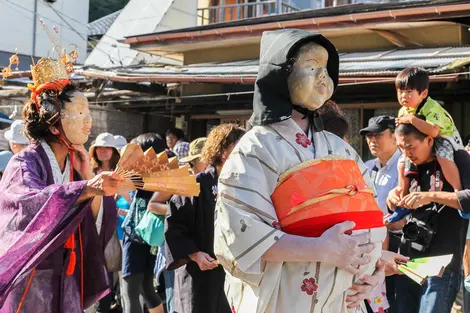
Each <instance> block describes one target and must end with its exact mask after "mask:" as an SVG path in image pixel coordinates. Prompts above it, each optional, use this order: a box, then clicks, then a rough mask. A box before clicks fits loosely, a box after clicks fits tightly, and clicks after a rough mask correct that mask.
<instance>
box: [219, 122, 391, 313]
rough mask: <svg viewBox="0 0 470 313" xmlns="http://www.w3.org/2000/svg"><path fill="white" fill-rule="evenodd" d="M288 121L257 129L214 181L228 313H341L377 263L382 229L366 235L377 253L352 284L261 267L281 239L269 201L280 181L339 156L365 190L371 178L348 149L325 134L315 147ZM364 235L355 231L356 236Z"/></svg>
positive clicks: (322, 270)
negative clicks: (352, 164) (355, 168)
mask: <svg viewBox="0 0 470 313" xmlns="http://www.w3.org/2000/svg"><path fill="white" fill-rule="evenodd" d="M303 138H305V135H304V133H303V132H302V130H301V129H300V127H299V126H298V125H297V124H296V123H295V121H293V120H292V119H290V118H289V119H286V120H284V121H282V122H278V123H274V124H270V125H268V126H255V127H254V128H253V129H252V130H250V131H249V132H248V133H247V134H246V135H245V136H244V137H243V138H242V139H241V140H240V142H239V143H238V145H237V146H236V147H235V149H234V150H233V152H232V154H231V155H230V158H229V159H228V160H227V162H226V163H225V165H224V167H223V170H222V173H221V174H220V176H219V194H218V202H217V208H216V222H215V244H214V245H215V254H216V256H217V259H218V261H219V262H220V264H222V265H223V266H224V268H225V270H226V273H227V276H226V283H225V291H226V295H227V299H228V302H229V305H230V306H231V307H232V311H233V312H239V313H251V312H253V313H255V312H256V313H291V312H292V313H294V312H295V313H304V312H305V313H312V312H314V313H343V312H366V309H365V307H364V305H361V306H360V307H358V308H355V309H351V310H348V309H347V308H346V306H347V303H346V301H345V299H346V296H347V294H348V292H347V290H348V289H349V287H351V285H352V283H353V281H356V280H357V279H358V278H360V277H362V276H363V275H364V274H366V273H367V274H371V273H373V271H374V269H375V264H376V261H377V260H378V259H379V258H380V255H381V247H382V245H381V242H382V241H383V240H384V239H385V234H386V231H385V228H384V227H382V228H374V229H371V230H365V231H370V232H371V235H372V239H371V241H372V242H375V243H376V248H375V250H374V251H373V252H372V254H371V256H372V262H371V263H370V264H369V265H367V266H363V267H362V268H361V274H360V275H358V276H353V275H352V274H350V273H348V272H346V271H345V270H341V269H338V268H337V267H335V266H333V265H331V264H328V263H320V262H311V263H300V262H298V263H295V262H292V263H287V262H280V263H277V262H262V261H261V257H262V256H263V254H264V253H265V252H266V251H267V250H268V249H269V248H270V247H271V246H272V245H273V244H274V243H275V242H276V240H278V239H279V238H281V237H282V236H283V235H284V232H282V231H281V230H279V227H278V223H279V222H278V219H277V216H276V213H275V210H274V207H273V204H272V201H271V194H272V193H273V191H274V190H275V188H276V185H277V182H278V178H279V176H280V175H281V174H282V173H283V172H285V171H287V170H289V169H291V168H293V167H294V166H296V165H299V164H300V163H303V162H305V161H308V160H311V159H314V158H322V157H325V156H327V155H331V154H334V155H340V156H343V157H347V158H350V159H353V160H356V161H357V162H358V164H359V167H360V170H361V172H362V173H363V176H364V179H365V181H366V183H367V184H368V185H369V186H370V187H371V188H373V187H372V186H373V185H372V183H371V181H370V179H369V172H368V170H367V168H366V166H365V165H364V164H363V162H362V161H361V160H360V158H359V156H358V155H357V153H356V152H355V151H354V149H353V148H352V147H351V146H350V145H348V144H347V143H346V142H344V141H343V140H341V139H340V138H339V137H337V136H335V135H333V134H331V133H329V132H326V131H325V132H315V133H313V136H312V139H313V145H314V147H313V148H314V149H312V146H311V143H310V142H309V141H308V140H307V142H306V141H305V140H302V139H303ZM359 232H363V231H356V232H355V233H359Z"/></svg>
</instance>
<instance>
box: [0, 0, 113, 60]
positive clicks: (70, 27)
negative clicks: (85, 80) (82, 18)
mask: <svg viewBox="0 0 470 313" xmlns="http://www.w3.org/2000/svg"><path fill="white" fill-rule="evenodd" d="M4 1H6V2H8V3H9V4H11V5H13V6H16V7H18V8H21V9H23V10H25V11H28V12H30V13H33V14H34V15H35V17H36V18H46V19H48V18H47V17H45V16H42V15H40V14H39V13H37V12H34V11H31V10H29V9H27V8H25V7H23V6H21V5H18V4H16V3H13V2H11V1H10V0H4ZM10 8H11V7H10ZM50 8H51V9H52V11H54V13H55V14H56V15H57V16H58V17H59V18H60V19H61V20H62V21H63V22H64V23H65V24H66V25H67V26H68V27H66V28H67V29H69V30H71V31H73V32H74V33H76V34H77V35H78V36H79V37H80V38H81V39H83V40H85V42H86V43H87V44H89V45H90V46H91V47H92V48H94V49H97V50H98V51H100V52H101V53H103V54H104V55H107V56H108V59H109V60H110V61H111V63H113V64H114V61H113V60H112V59H111V55H110V54H109V52H105V51H104V50H102V49H100V48H98V47H96V45H94V44H93V43H91V42H89V41H88V38H85V37H84V36H83V35H82V34H81V33H80V32H79V31H77V30H76V29H75V28H74V27H73V26H72V25H70V23H69V22H68V21H67V20H66V19H65V18H63V17H62V16H61V15H60V13H59V12H58V11H57V10H56V9H55V8H53V7H50ZM12 9H13V8H12ZM15 11H16V12H18V11H17V10H15ZM18 13H19V12H18ZM20 14H21V13H20ZM21 15H23V16H24V17H26V18H28V19H31V17H29V16H25V15H24V14H21ZM33 20H35V18H33ZM82 25H83V24H82ZM67 42H68V43H70V41H67ZM103 43H104V44H107V45H108V46H110V47H112V48H117V45H111V44H109V43H107V42H104V41H103ZM115 60H116V59H115ZM116 61H118V63H120V64H121V65H122V62H121V61H120V60H116Z"/></svg>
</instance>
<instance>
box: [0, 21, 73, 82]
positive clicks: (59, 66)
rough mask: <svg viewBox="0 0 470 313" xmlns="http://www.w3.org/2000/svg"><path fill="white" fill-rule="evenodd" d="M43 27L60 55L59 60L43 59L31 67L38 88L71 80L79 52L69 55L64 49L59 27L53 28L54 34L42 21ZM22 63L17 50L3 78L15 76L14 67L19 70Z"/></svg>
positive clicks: (3, 72)
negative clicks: (70, 75)
mask: <svg viewBox="0 0 470 313" xmlns="http://www.w3.org/2000/svg"><path fill="white" fill-rule="evenodd" d="M40 23H41V26H42V27H43V29H44V30H45V31H46V33H47V35H48V37H49V39H50V40H51V42H52V43H53V45H54V51H55V52H56V53H57V54H58V55H59V59H58V60H55V59H52V58H42V59H40V60H39V61H38V62H37V63H36V64H34V60H33V65H31V76H32V78H33V82H34V84H33V86H30V89H31V87H35V88H38V87H39V86H41V85H44V84H47V83H51V82H55V81H59V80H64V79H66V80H67V79H69V74H70V73H72V72H73V64H74V63H75V61H76V60H77V59H78V52H77V50H73V51H71V52H70V53H68V54H67V52H66V48H67V47H65V48H62V47H61V45H60V43H59V39H58V36H57V34H58V33H59V30H58V29H57V27H54V28H53V31H54V32H52V31H51V30H50V29H49V28H48V27H47V26H46V24H45V23H44V22H43V21H42V20H40ZM19 63H20V59H19V57H18V49H16V53H15V55H13V56H12V57H11V58H10V64H9V65H8V66H7V67H5V68H4V69H3V70H2V76H3V78H4V79H5V78H8V77H11V76H12V75H13V70H12V66H13V65H16V69H15V70H18V64H19Z"/></svg>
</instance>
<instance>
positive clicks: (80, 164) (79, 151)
mask: <svg viewBox="0 0 470 313" xmlns="http://www.w3.org/2000/svg"><path fill="white" fill-rule="evenodd" d="M72 148H73V149H74V150H75V157H74V159H73V164H72V165H73V168H74V169H75V170H76V171H77V172H78V173H79V174H80V176H81V177H82V178H83V179H91V178H92V177H93V173H92V171H91V166H90V155H89V154H88V151H86V149H85V147H84V146H83V145H72Z"/></svg>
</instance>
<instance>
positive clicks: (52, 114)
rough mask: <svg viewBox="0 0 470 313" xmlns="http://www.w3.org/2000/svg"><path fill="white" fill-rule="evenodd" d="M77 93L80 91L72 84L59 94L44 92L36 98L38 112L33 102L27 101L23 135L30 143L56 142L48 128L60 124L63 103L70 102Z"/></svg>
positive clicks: (24, 109) (51, 91) (24, 111)
mask: <svg viewBox="0 0 470 313" xmlns="http://www.w3.org/2000/svg"><path fill="white" fill-rule="evenodd" d="M77 91H80V90H79V89H78V88H77V86H76V85H74V84H68V85H67V86H65V88H64V89H63V90H62V92H60V93H59V94H57V91H55V90H46V91H44V92H43V93H41V94H40V95H39V96H38V101H39V111H38V110H37V109H36V105H35V104H34V102H33V101H31V100H30V101H28V102H27V103H26V104H25V105H24V107H23V120H24V123H25V127H24V133H25V134H26V136H28V137H29V138H30V139H31V140H32V141H38V140H46V141H55V140H57V138H56V136H55V135H54V134H52V132H51V130H50V127H51V126H58V125H59V124H60V113H62V111H63V110H64V108H65V103H66V102H71V101H72V98H73V93H75V92H77ZM57 110H58V111H59V112H57ZM57 113H59V114H57Z"/></svg>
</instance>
